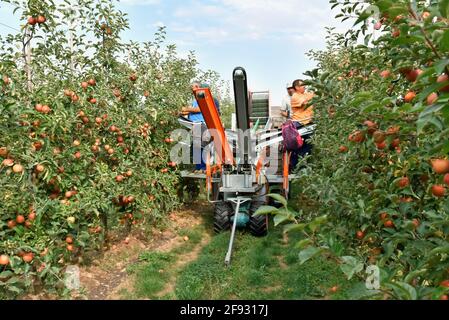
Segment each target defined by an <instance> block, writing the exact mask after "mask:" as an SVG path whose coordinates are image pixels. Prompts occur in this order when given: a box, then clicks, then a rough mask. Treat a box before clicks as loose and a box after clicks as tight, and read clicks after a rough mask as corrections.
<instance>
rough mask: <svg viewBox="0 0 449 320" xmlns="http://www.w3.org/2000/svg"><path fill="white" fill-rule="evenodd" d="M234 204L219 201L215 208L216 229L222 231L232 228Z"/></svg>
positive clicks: (217, 231)
mask: <svg viewBox="0 0 449 320" xmlns="http://www.w3.org/2000/svg"><path fill="white" fill-rule="evenodd" d="M233 213H234V211H233V210H232V206H231V205H230V204H229V203H227V202H224V201H222V202H217V203H216V204H215V208H214V231H215V232H216V233H220V232H223V231H226V230H229V229H230V228H231V216H232V214H233Z"/></svg>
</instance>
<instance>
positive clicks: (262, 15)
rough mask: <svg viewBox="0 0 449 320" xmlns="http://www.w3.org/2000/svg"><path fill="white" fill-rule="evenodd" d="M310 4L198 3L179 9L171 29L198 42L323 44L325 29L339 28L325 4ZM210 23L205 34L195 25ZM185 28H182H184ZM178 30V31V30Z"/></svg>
mask: <svg viewBox="0 0 449 320" xmlns="http://www.w3.org/2000/svg"><path fill="white" fill-rule="evenodd" d="M318 2H320V1H317V2H315V3H313V4H312V3H311V2H310V0H282V1H279V0H244V1H243V0H216V1H214V2H213V4H210V5H204V4H202V3H201V2H200V1H197V0H192V2H191V3H188V4H185V5H183V6H180V7H178V8H177V9H176V10H175V11H174V13H173V15H174V17H175V18H176V19H177V22H176V23H174V24H173V26H172V25H170V29H172V27H173V29H172V30H174V31H175V32H180V33H189V34H190V37H193V38H197V39H199V40H206V41H211V42H214V43H217V42H226V41H230V40H263V39H270V40H272V39H280V40H289V41H293V44H294V45H304V41H308V42H311V43H313V44H316V43H319V42H323V38H324V35H325V30H324V27H326V26H329V25H333V26H337V25H339V23H338V21H335V20H333V16H334V14H335V13H333V12H331V11H330V9H329V5H328V3H327V1H323V4H324V5H321V6H320V5H319V4H318ZM202 23H204V24H206V23H210V24H209V26H207V27H206V28H207V29H206V30H198V25H201V24H202ZM183 24H184V25H183ZM180 26H181V27H180Z"/></svg>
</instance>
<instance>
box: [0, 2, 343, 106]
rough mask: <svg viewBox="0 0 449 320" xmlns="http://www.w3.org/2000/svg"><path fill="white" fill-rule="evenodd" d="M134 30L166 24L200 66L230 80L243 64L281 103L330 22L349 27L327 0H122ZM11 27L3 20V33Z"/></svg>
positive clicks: (255, 83) (129, 35)
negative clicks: (7, 26) (235, 69)
mask: <svg viewBox="0 0 449 320" xmlns="http://www.w3.org/2000/svg"><path fill="white" fill-rule="evenodd" d="M118 7H119V9H121V10H122V11H123V12H126V13H127V14H128V18H129V20H130V30H128V31H125V33H124V34H123V39H124V40H134V41H149V40H152V39H153V34H154V33H155V32H156V31H157V29H158V27H159V26H166V28H167V41H168V42H169V43H174V44H176V45H177V47H178V50H179V52H180V53H181V54H186V53H187V52H189V51H190V50H193V51H195V53H196V56H197V59H198V61H199V62H200V68H202V69H212V70H215V71H218V72H219V73H220V74H221V76H222V78H223V79H224V80H229V81H230V80H231V75H232V70H233V69H234V68H235V67H237V66H241V67H244V68H245V69H246V71H247V74H248V82H249V88H250V90H251V91H264V90H269V91H270V93H271V103H272V104H274V105H280V103H281V100H282V98H283V97H284V96H285V95H286V85H287V83H291V82H293V80H295V79H298V78H302V77H303V73H304V72H305V71H307V70H310V69H313V68H314V66H315V63H314V62H313V61H309V60H308V58H307V56H306V55H305V53H306V52H308V51H309V50H310V49H322V48H324V46H325V39H324V37H325V34H326V31H325V27H326V26H332V27H336V30H337V31H345V30H347V29H348V28H350V26H351V25H350V24H349V23H346V24H341V23H340V22H339V21H338V20H336V19H335V18H334V16H335V15H336V14H337V13H338V12H336V11H331V9H330V5H329V3H328V0H314V1H310V0H121V1H120V2H119V3H118ZM18 18H19V17H18V16H14V15H12V14H11V10H8V8H7V6H6V7H4V6H0V22H1V23H4V24H7V25H10V26H13V27H18V26H19V24H20V21H18ZM9 32H11V30H9V29H8V28H6V27H5V26H3V25H0V34H1V35H4V34H6V33H9Z"/></svg>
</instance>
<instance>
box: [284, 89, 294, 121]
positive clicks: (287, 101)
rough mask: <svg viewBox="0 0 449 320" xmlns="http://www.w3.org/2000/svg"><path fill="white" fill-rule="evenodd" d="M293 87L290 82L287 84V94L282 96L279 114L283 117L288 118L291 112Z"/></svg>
mask: <svg viewBox="0 0 449 320" xmlns="http://www.w3.org/2000/svg"><path fill="white" fill-rule="evenodd" d="M294 93H295V89H294V88H293V86H291V85H290V84H287V96H285V97H284V99H283V100H282V104H281V114H282V116H283V117H284V118H285V119H289V118H290V116H291V114H292V105H291V102H292V96H293V94H294Z"/></svg>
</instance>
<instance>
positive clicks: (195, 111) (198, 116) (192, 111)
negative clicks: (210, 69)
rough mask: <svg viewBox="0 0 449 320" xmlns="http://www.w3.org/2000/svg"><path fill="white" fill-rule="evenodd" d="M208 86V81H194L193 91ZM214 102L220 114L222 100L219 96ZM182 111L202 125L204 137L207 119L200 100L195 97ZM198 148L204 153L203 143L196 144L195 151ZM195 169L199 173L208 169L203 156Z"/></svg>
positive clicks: (191, 119)
mask: <svg viewBox="0 0 449 320" xmlns="http://www.w3.org/2000/svg"><path fill="white" fill-rule="evenodd" d="M207 88H209V85H208V84H206V83H203V84H200V83H199V82H193V83H192V91H194V90H197V89H207ZM214 104H215V108H217V111H218V113H219V114H220V102H219V101H218V99H217V98H214ZM181 113H182V114H183V115H185V116H187V118H188V119H189V120H190V121H192V122H193V123H195V125H201V137H203V134H204V132H205V130H206V129H207V128H206V126H205V120H204V117H203V114H202V112H201V109H200V107H199V105H198V101H196V99H193V101H192V103H191V105H190V106H189V107H184V108H182V112H181ZM196 149H198V151H199V152H201V155H202V154H203V150H204V146H203V143H201V145H199V146H197V147H195V146H194V152H195V150H196ZM195 169H196V170H195V171H196V172H197V173H202V172H204V171H205V170H206V163H205V162H204V159H203V157H202V156H201V163H197V164H196V165H195Z"/></svg>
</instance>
